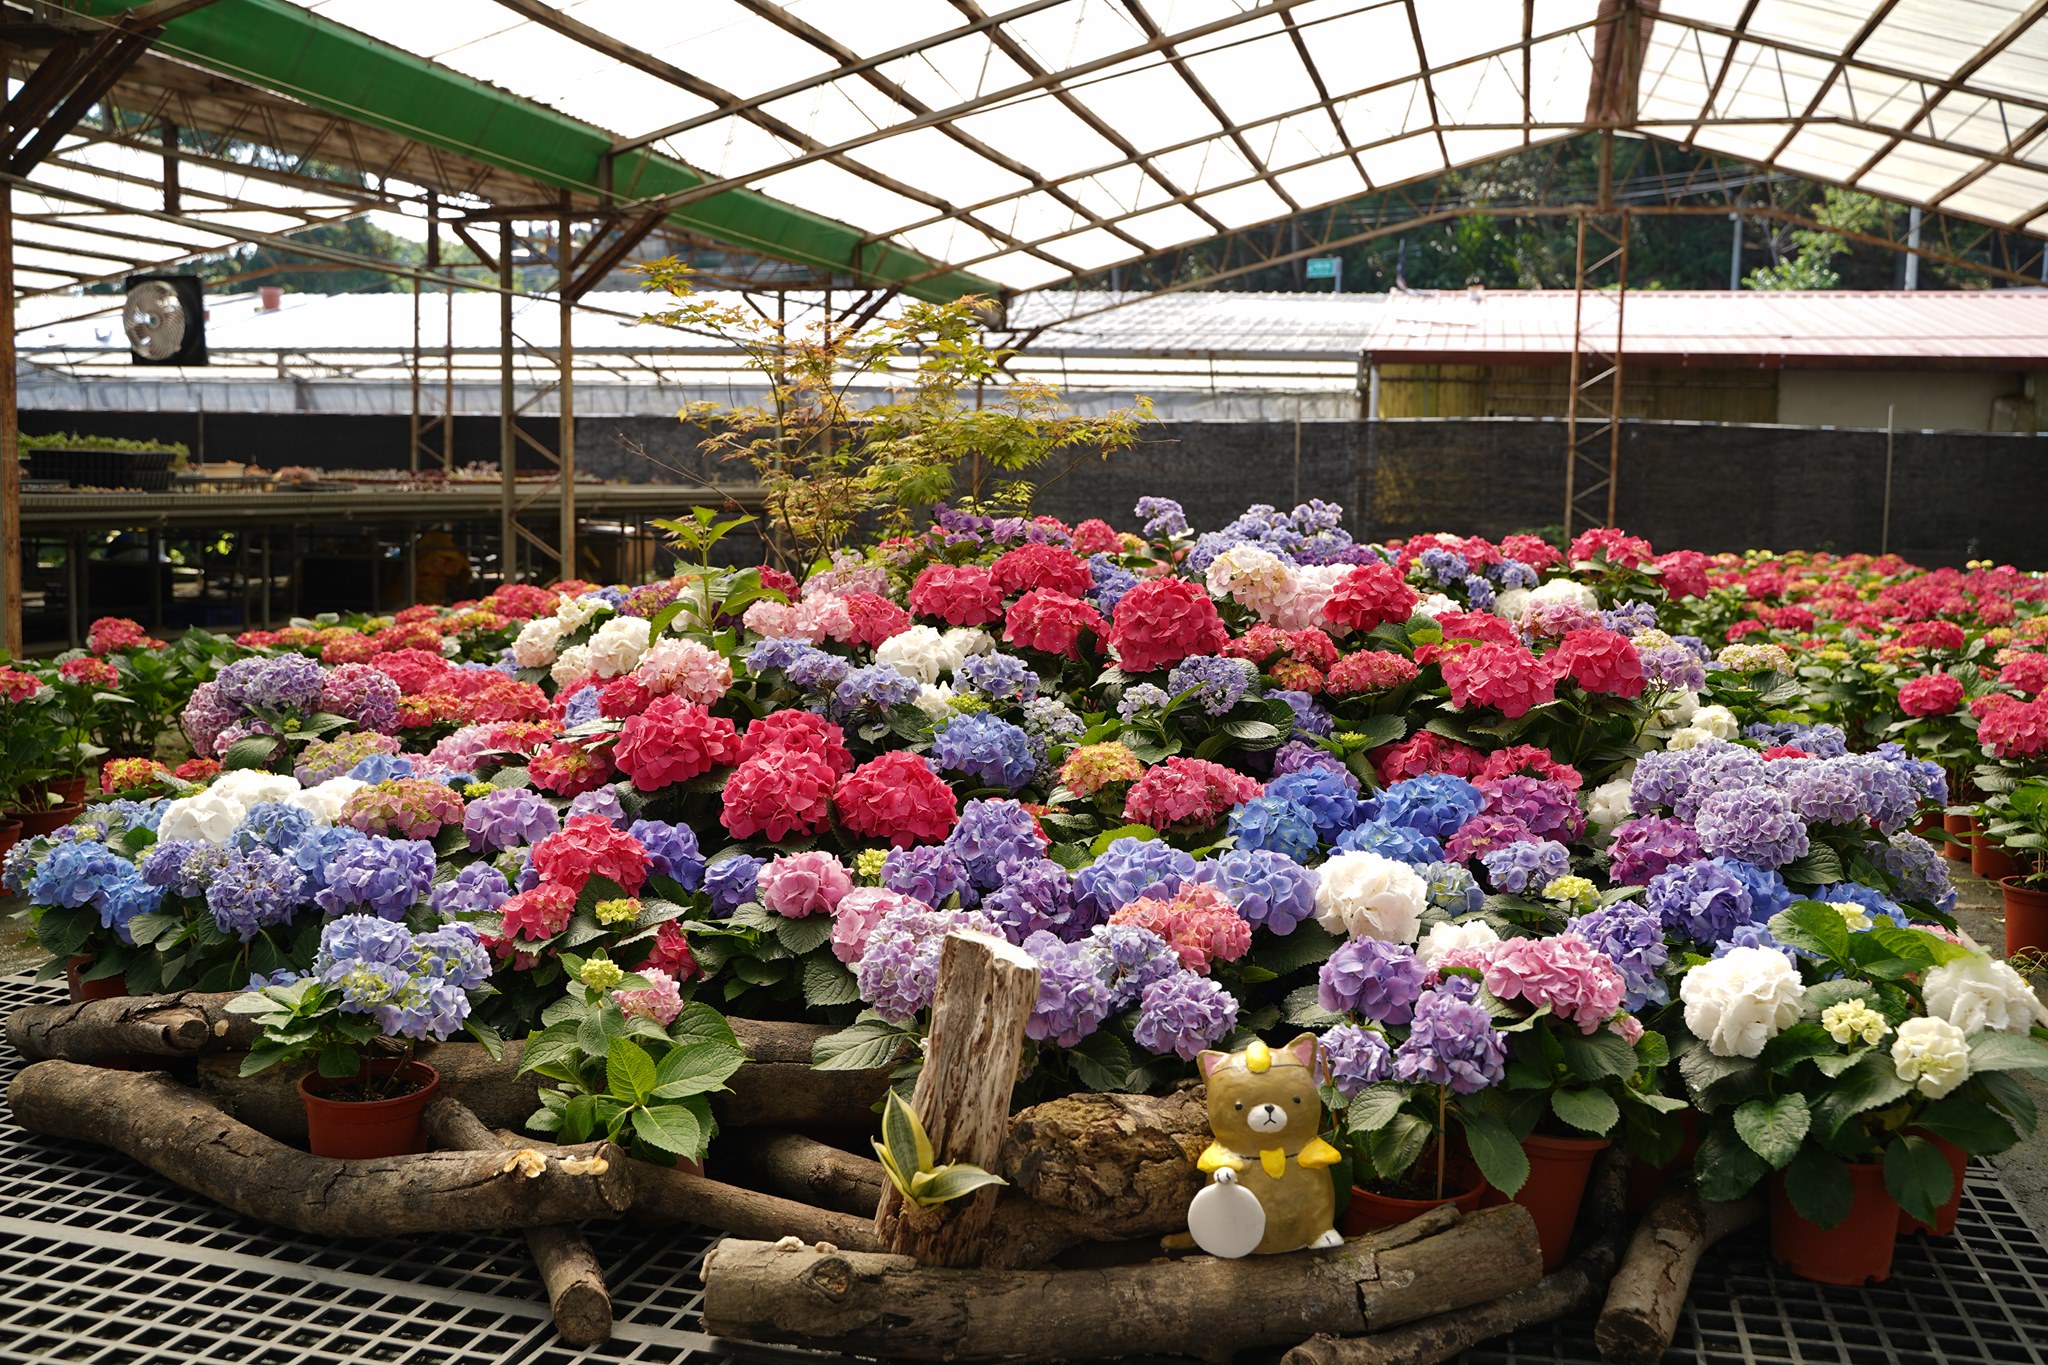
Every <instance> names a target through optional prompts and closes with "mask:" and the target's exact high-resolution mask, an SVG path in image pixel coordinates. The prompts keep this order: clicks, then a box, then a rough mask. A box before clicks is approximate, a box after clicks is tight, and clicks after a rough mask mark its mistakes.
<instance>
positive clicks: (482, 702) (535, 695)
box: [455, 669, 548, 725]
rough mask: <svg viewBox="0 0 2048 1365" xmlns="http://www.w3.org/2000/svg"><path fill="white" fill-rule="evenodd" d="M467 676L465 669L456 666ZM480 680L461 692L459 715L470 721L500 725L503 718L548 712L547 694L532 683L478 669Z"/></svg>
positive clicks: (531, 717) (535, 716)
mask: <svg viewBox="0 0 2048 1365" xmlns="http://www.w3.org/2000/svg"><path fill="white" fill-rule="evenodd" d="M455 673H456V675H458V676H465V677H466V676H467V675H468V673H469V670H466V669H456V670H455ZM476 676H478V677H480V678H482V679H483V681H482V682H481V683H480V684H478V685H476V686H475V687H474V688H473V689H472V690H470V691H468V692H467V693H465V694H464V695H463V698H462V717H463V720H464V721H465V722H466V723H468V724H470V725H502V724H504V723H505V722H507V721H515V720H526V721H534V720H539V719H541V718H542V717H543V716H545V715H547V714H548V694H547V693H545V692H543V691H541V690H540V688H539V687H538V686H537V685H536V684H534V683H523V682H518V681H516V680H514V679H512V678H507V677H505V676H503V675H502V674H491V673H479V674H477V675H476Z"/></svg>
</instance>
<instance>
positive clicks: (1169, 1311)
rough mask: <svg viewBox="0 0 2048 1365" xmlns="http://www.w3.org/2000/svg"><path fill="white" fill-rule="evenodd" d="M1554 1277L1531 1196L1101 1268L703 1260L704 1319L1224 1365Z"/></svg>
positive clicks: (921, 1345) (728, 1330)
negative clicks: (1316, 1240) (1252, 1252)
mask: <svg viewBox="0 0 2048 1365" xmlns="http://www.w3.org/2000/svg"><path fill="white" fill-rule="evenodd" d="M1432 1234H1433V1235H1432ZM1542 1274H1543V1258H1542V1253H1541V1250H1540V1248H1539V1247H1538V1244H1537V1239H1536V1224H1535V1222H1534V1220H1532V1219H1531V1218H1530V1217H1529V1213H1528V1210H1526V1209H1524V1208H1522V1207H1521V1206H1520V1205H1519V1204H1507V1205H1503V1206H1501V1207H1499V1208H1493V1209H1482V1210H1480V1211H1479V1212H1478V1213H1474V1214H1469V1215H1465V1216H1463V1217H1460V1216H1459V1215H1458V1213H1457V1211H1456V1210H1455V1209H1451V1208H1444V1209H1438V1210H1433V1211H1432V1212H1431V1213H1429V1214H1426V1215H1424V1216H1423V1217H1422V1218H1419V1219H1416V1220H1415V1221H1414V1222H1412V1223H1409V1224H1406V1225H1404V1226H1403V1227H1400V1228H1390V1229H1388V1230H1386V1231H1385V1232H1381V1233H1375V1234H1373V1235H1372V1236H1371V1237H1366V1238H1361V1239H1357V1240H1354V1241H1350V1242H1347V1243H1345V1244H1344V1245H1343V1246H1341V1247H1337V1248H1333V1249H1331V1250H1329V1251H1321V1252H1315V1251H1295V1252H1288V1253H1286V1254H1284V1255H1277V1256H1248V1257H1246V1258H1244V1259H1243V1260H1238V1261H1223V1260H1218V1259H1216V1258H1214V1257H1209V1256H1196V1257H1190V1258H1187V1259H1184V1260H1175V1261H1157V1262H1153V1263H1150V1264H1147V1265H1137V1266H1117V1267H1112V1268H1107V1269H1091V1270H1021V1271H1018V1270H988V1269H982V1270H956V1269H942V1268H937V1267H933V1266H928V1265H920V1264H919V1263H918V1262H916V1261H914V1260H912V1259H911V1258H909V1257H907V1256H893V1255H874V1254H862V1253H857V1252H820V1251H817V1250H815V1249H812V1248H808V1247H796V1246H792V1245H787V1244H783V1245H778V1244H774V1243H767V1242H741V1241H731V1240H728V1241H725V1242H722V1243H720V1244H719V1245H718V1246H717V1247H715V1248H713V1250H712V1252H711V1254H710V1255H709V1256H707V1257H706V1259H705V1262H704V1325H705V1329H706V1330H707V1331H709V1332H711V1333H713V1334H715V1335H718V1336H728V1337H742V1338H746V1339H749V1340H754V1341H773V1342H786V1343H791V1344H796V1345H802V1346H809V1347H814V1348H821V1349H829V1350H836V1351H844V1352H848V1353H850V1354H855V1355H865V1356H874V1357H877V1358H880V1359H886V1360H947V1361H950V1360H1009V1359H1015V1358H1027V1359H1037V1360H1042V1359H1046V1358H1051V1357H1058V1358H1065V1359H1071V1360H1080V1359H1102V1358H1106V1357H1111V1356H1123V1355H1143V1356H1148V1357H1157V1356H1172V1355H1187V1356H1197V1357H1200V1358H1202V1359H1205V1360H1212V1361H1221V1360H1224V1359H1227V1358H1228V1357H1229V1356H1230V1355H1231V1354H1232V1353H1234V1352H1236V1351H1239V1350H1243V1349H1246V1348H1248V1347H1257V1346H1280V1345H1285V1344H1288V1343H1292V1342H1297V1341H1300V1340H1301V1339H1302V1336H1303V1334H1304V1333H1307V1332H1317V1331H1321V1332H1328V1333H1332V1334H1337V1335H1346V1336H1355V1335H1358V1334H1360V1333H1363V1332H1372V1331H1381V1330H1384V1329H1386V1328H1389V1327H1393V1326H1397V1325H1399V1324H1401V1323H1405V1322H1412V1321H1415V1320H1416V1319H1418V1318H1425V1317H1430V1316H1433V1315H1435V1314H1439V1313H1446V1312H1451V1311H1454V1310H1456V1309H1459V1308H1463V1307H1468V1306H1470V1305H1473V1304H1481V1303H1486V1302H1489V1301H1490V1300H1493V1299H1497V1298H1500V1297H1501V1296H1503V1295H1506V1294H1512V1293H1515V1292H1517V1291H1518V1290H1523V1289H1527V1288H1529V1287H1530V1286H1532V1285H1534V1284H1536V1283H1537V1281H1538V1280H1539V1279H1540V1278H1541V1277H1542Z"/></svg>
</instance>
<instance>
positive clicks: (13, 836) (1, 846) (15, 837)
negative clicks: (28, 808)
mask: <svg viewBox="0 0 2048 1365" xmlns="http://www.w3.org/2000/svg"><path fill="white" fill-rule="evenodd" d="M19 842H21V821H19V820H13V819H5V820H0V858H4V857H6V856H7V850H9V849H11V848H13V847H14V846H15V845H16V844H17V843H19Z"/></svg>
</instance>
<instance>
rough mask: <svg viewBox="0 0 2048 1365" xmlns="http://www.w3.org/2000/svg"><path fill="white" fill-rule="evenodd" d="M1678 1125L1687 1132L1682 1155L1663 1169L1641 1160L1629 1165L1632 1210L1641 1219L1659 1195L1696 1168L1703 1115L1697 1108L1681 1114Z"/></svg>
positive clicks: (1679, 1150) (1630, 1204)
mask: <svg viewBox="0 0 2048 1365" xmlns="http://www.w3.org/2000/svg"><path fill="white" fill-rule="evenodd" d="M1678 1122H1679V1124H1680V1125H1681V1126H1683V1127H1684V1129H1685V1141H1683V1142H1682V1143H1680V1144H1679V1147H1678V1155H1677V1156H1674V1157H1672V1158H1671V1160H1669V1161H1667V1162H1665V1163H1664V1164H1663V1165H1662V1166H1652V1165H1651V1164H1650V1163H1649V1162H1647V1161H1644V1160H1643V1159H1642V1158H1641V1157H1632V1158H1630V1160H1629V1163H1628V1206H1627V1207H1628V1211H1629V1213H1630V1214H1631V1215H1634V1216H1637V1217H1640V1216H1641V1215H1643V1214H1645V1213H1648V1212H1649V1211H1650V1205H1652V1204H1654V1203H1656V1202H1657V1196H1658V1195H1660V1194H1662V1193H1664V1187H1665V1186H1667V1185H1669V1184H1670V1183H1671V1182H1672V1181H1673V1180H1676V1179H1678V1178H1679V1177H1680V1176H1683V1175H1684V1174H1685V1173H1686V1172H1687V1171H1689V1170H1691V1169H1692V1159H1693V1158H1694V1157H1696V1156H1698V1155H1699V1151H1700V1116H1699V1111H1698V1110H1696V1109H1687V1110H1683V1111H1681V1112H1680V1114H1679V1115H1678Z"/></svg>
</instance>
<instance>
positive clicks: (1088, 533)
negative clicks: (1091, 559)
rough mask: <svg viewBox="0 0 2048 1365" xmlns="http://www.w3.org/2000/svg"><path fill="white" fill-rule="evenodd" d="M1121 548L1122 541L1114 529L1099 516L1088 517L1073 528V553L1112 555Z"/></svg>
mask: <svg viewBox="0 0 2048 1365" xmlns="http://www.w3.org/2000/svg"><path fill="white" fill-rule="evenodd" d="M1122 548H1123V541H1122V540H1121V539H1120V538H1119V537H1118V536H1117V533H1116V529H1115V528H1114V527H1112V526H1111V525H1110V524H1109V523H1108V522H1106V521H1103V520H1102V519H1101V518H1099V517H1090V518H1088V520H1086V521H1084V522H1082V523H1081V524H1080V525H1079V526H1076V527H1075V528H1074V553H1075V554H1077V555H1103V554H1107V555H1113V554H1115V553H1116V552H1117V551H1118V550H1120V549H1122Z"/></svg>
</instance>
